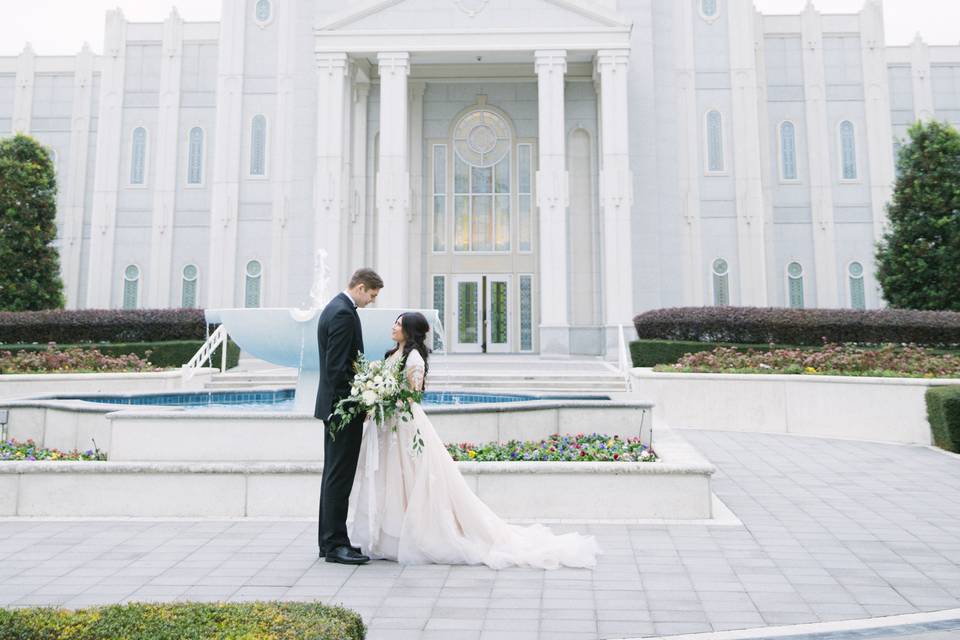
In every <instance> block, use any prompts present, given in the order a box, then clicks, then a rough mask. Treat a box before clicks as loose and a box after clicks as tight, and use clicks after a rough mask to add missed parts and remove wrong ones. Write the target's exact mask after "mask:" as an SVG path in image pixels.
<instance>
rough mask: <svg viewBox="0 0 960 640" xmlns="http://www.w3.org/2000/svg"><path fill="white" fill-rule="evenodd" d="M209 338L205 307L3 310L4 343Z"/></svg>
mask: <svg viewBox="0 0 960 640" xmlns="http://www.w3.org/2000/svg"><path fill="white" fill-rule="evenodd" d="M205 339H206V319H205V318H204V315H203V310H202V309H134V310H120V309H109V310H96V309H82V310H72V311H28V312H20V313H12V312H7V313H0V343H4V344H17V343H22V344H31V343H41V344H46V343H48V342H56V343H58V344H79V343H82V342H167V341H171V340H201V341H202V340H205ZM191 355H192V354H191Z"/></svg>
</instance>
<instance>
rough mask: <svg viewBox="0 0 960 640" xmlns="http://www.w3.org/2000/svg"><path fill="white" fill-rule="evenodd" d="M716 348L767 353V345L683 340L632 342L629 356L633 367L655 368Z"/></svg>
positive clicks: (768, 347) (768, 348) (768, 346)
mask: <svg viewBox="0 0 960 640" xmlns="http://www.w3.org/2000/svg"><path fill="white" fill-rule="evenodd" d="M717 347H730V348H731V349H736V350H737V351H746V350H747V349H754V350H757V351H769V350H770V345H768V344H733V343H729V342H725V343H719V342H687V341H683V340H634V341H633V342H631V343H630V355H631V357H632V358H633V366H635V367H655V366H657V365H658V364H674V363H676V362H677V360H679V359H680V358H682V357H683V356H685V355H687V354H688V353H698V352H700V351H713V350H714V349H716V348H717Z"/></svg>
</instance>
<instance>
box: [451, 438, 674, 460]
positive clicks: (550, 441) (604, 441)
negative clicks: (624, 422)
mask: <svg viewBox="0 0 960 640" xmlns="http://www.w3.org/2000/svg"><path fill="white" fill-rule="evenodd" d="M447 451H448V452H449V453H450V455H451V457H453V459H454V460H456V461H457V462H464V461H470V460H475V461H477V462H541V461H542V462H654V461H656V459H657V456H656V454H655V453H654V452H653V451H652V450H651V449H649V448H648V447H647V446H645V445H644V444H643V443H642V442H641V441H640V438H621V437H620V436H618V435H615V436H608V435H601V434H597V433H593V434H589V435H584V434H582V433H578V434H576V435H565V436H561V435H552V436H550V437H548V438H544V439H543V440H540V441H526V442H521V441H519V440H511V441H509V442H487V443H484V444H479V445H474V444H471V443H469V442H463V443H458V444H448V445H447Z"/></svg>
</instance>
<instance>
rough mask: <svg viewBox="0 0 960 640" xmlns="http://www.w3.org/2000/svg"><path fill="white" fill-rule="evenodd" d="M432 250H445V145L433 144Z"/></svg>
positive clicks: (440, 251) (439, 251)
mask: <svg viewBox="0 0 960 640" xmlns="http://www.w3.org/2000/svg"><path fill="white" fill-rule="evenodd" d="M433 250H434V251H436V252H438V253H442V252H444V251H446V250H447V145H445V144H435V145H433Z"/></svg>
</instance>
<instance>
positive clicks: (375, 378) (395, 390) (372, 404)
mask: <svg viewBox="0 0 960 640" xmlns="http://www.w3.org/2000/svg"><path fill="white" fill-rule="evenodd" d="M353 369H354V371H356V375H354V376H353V382H351V383H350V395H349V396H347V397H346V398H344V399H343V400H340V401H339V402H338V403H337V406H336V408H335V409H334V411H333V415H334V416H335V417H336V418H337V420H334V421H333V422H332V423H331V424H330V426H329V427H328V428H329V429H330V436H331V437H335V436H336V434H337V433H338V432H339V431H340V429H342V428H343V427H344V425H346V424H348V423H350V422H351V421H353V420H354V419H356V418H358V417H360V416H365V415H366V416H369V417H370V418H372V419H373V421H374V422H375V423H376V424H377V426H378V427H382V426H383V425H384V424H386V423H387V420H389V419H390V418H397V419H398V420H401V421H403V422H406V421H408V420H412V419H413V404H414V403H415V402H420V401H421V400H422V399H423V392H422V391H414V390H413V389H411V388H410V386H409V385H408V384H407V381H406V378H405V377H404V375H403V369H401V367H400V360H399V358H398V359H396V360H394V361H393V362H392V363H389V364H388V363H387V361H386V360H373V361H370V360H367V359H366V357H364V355H363V354H360V357H359V358H357V361H356V363H354V365H353ZM394 430H396V426H394ZM418 438H419V431H418V433H417V435H416V436H414V448H415V449H417V448H422V446H423V442H422V441H420V442H419V445H420V447H417V444H418V443H417V440H418Z"/></svg>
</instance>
